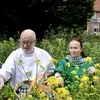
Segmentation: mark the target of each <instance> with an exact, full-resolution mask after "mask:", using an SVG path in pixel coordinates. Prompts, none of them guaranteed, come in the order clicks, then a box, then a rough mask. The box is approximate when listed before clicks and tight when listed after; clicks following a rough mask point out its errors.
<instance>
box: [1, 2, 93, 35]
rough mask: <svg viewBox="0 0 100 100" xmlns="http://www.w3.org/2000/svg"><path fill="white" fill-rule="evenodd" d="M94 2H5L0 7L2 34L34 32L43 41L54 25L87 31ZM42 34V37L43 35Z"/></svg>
mask: <svg viewBox="0 0 100 100" xmlns="http://www.w3.org/2000/svg"><path fill="white" fill-rule="evenodd" d="M93 4H94V0H10V1H8V0H3V1H2V2H1V3H0V13H1V19H0V22H1V23H0V34H4V33H5V34H8V36H13V35H14V34H16V33H18V31H19V32H21V31H22V30H23V29H26V28H31V29H33V30H34V31H35V32H36V33H37V34H38V35H37V36H38V37H41V36H42V35H43V34H42V33H43V32H44V30H46V29H48V26H49V25H50V24H52V26H53V27H54V28H55V27H57V26H59V25H60V26H64V27H68V29H72V28H76V27H83V28H86V24H87V19H89V18H91V16H92V14H93ZM40 33H41V34H40Z"/></svg>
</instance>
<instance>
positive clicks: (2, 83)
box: [0, 75, 4, 90]
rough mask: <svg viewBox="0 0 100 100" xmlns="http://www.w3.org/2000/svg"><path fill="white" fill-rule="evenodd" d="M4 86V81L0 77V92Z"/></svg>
mask: <svg viewBox="0 0 100 100" xmlns="http://www.w3.org/2000/svg"><path fill="white" fill-rule="evenodd" d="M3 86H4V79H3V77H2V76H1V75H0V90H1V89H2V88H3Z"/></svg>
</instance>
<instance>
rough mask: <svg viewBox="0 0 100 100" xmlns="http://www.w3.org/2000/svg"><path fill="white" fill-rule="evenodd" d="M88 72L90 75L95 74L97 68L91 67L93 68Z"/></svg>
mask: <svg viewBox="0 0 100 100" xmlns="http://www.w3.org/2000/svg"><path fill="white" fill-rule="evenodd" d="M87 71H88V73H89V74H93V73H95V68H94V67H92V66H91V67H89V68H88V70H87Z"/></svg>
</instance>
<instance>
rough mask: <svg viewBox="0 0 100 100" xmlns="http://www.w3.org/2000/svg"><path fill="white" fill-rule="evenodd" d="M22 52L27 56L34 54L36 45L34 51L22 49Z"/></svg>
mask: <svg viewBox="0 0 100 100" xmlns="http://www.w3.org/2000/svg"><path fill="white" fill-rule="evenodd" d="M22 50H23V52H24V54H25V55H28V54H31V53H33V52H34V45H33V46H32V49H30V50H25V49H22Z"/></svg>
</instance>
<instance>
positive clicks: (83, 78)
mask: <svg viewBox="0 0 100 100" xmlns="http://www.w3.org/2000/svg"><path fill="white" fill-rule="evenodd" d="M81 81H82V82H83V83H87V82H88V81H89V77H88V76H86V75H84V76H83V77H82V79H81Z"/></svg>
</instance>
